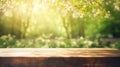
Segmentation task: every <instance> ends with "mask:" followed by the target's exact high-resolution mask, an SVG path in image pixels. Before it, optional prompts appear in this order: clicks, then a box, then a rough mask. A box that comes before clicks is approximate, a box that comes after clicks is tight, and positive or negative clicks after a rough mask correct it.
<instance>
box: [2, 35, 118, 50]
mask: <svg viewBox="0 0 120 67" xmlns="http://www.w3.org/2000/svg"><path fill="white" fill-rule="evenodd" d="M0 48H117V49H120V41H117V42H116V43H115V44H111V43H107V42H106V43H104V44H102V43H101V42H100V41H99V39H97V38H96V39H95V40H92V41H91V40H89V39H85V38H83V37H80V38H77V39H66V38H63V37H57V38H55V39H50V38H42V37H37V38H26V39H16V38H15V37H13V36H11V35H4V36H1V37H0Z"/></svg>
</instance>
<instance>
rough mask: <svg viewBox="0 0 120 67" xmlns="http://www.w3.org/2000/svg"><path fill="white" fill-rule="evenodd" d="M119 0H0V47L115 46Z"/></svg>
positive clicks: (119, 44)
mask: <svg viewBox="0 0 120 67" xmlns="http://www.w3.org/2000/svg"><path fill="white" fill-rule="evenodd" d="M119 38H120V1H119V0H0V47H1V48H13V47H14V48H16V47H18V48H24V47H32V48H34V47H36V48H39V47H41V48H101V47H103V48H118V49H120V39H119Z"/></svg>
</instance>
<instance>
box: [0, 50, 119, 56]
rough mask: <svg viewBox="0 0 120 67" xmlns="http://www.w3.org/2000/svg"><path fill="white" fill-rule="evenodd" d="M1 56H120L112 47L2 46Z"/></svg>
mask: <svg viewBox="0 0 120 67" xmlns="http://www.w3.org/2000/svg"><path fill="white" fill-rule="evenodd" d="M0 57H120V50H116V49H110V48H106V49H104V48H2V49H0Z"/></svg>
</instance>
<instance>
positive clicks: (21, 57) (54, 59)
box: [0, 48, 120, 67]
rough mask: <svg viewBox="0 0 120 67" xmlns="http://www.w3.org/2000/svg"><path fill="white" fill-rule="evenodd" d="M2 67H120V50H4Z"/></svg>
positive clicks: (1, 56) (0, 50)
mask: <svg viewBox="0 0 120 67" xmlns="http://www.w3.org/2000/svg"><path fill="white" fill-rule="evenodd" d="M0 67H120V50H116V49H109V48H107V49H103V48H99V49H98V48H92V49H91V48H90V49H88V48H82V49H80V48H2V49H0Z"/></svg>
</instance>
